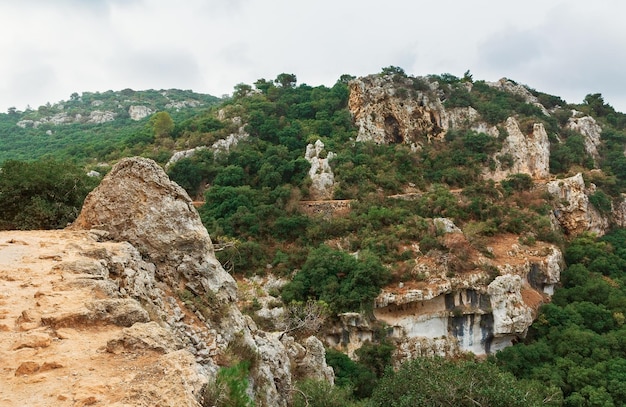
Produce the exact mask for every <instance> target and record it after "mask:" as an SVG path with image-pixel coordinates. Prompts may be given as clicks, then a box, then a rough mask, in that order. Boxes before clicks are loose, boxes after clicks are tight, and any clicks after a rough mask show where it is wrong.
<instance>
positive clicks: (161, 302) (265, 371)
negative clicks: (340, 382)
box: [72, 158, 327, 406]
mask: <svg viewBox="0 0 626 407" xmlns="http://www.w3.org/2000/svg"><path fill="white" fill-rule="evenodd" d="M72 229H73V230H93V231H94V232H93V233H95V234H97V235H98V236H100V237H101V238H104V239H113V240H115V241H119V242H128V243H120V244H122V246H121V247H122V248H124V250H125V251H126V253H127V256H126V257H123V256H120V255H119V254H107V253H106V252H102V251H100V252H98V257H99V258H103V259H104V262H105V265H106V267H105V268H108V269H109V274H110V275H112V276H114V277H115V278H114V284H117V287H119V292H120V293H121V294H123V296H128V297H130V298H132V299H135V300H138V301H139V302H140V303H141V304H142V305H143V307H144V308H146V309H147V314H148V315H149V316H150V320H151V321H156V322H158V323H159V325H160V326H162V327H163V328H165V329H166V330H169V331H171V332H174V334H175V336H176V338H177V339H178V341H180V343H182V344H183V345H184V346H185V348H186V349H188V350H189V351H190V352H191V353H192V354H193V355H194V357H195V360H196V362H197V363H198V366H197V367H196V368H197V369H198V370H199V371H203V372H204V375H205V376H204V379H205V381H206V380H207V378H208V379H210V377H211V376H213V375H215V372H216V370H217V365H216V363H217V362H216V361H217V360H219V359H220V357H222V356H221V355H223V354H225V353H227V352H228V349H229V347H232V346H234V345H233V344H234V343H236V344H237V345H236V346H239V347H241V346H243V347H245V348H249V349H250V350H251V351H252V352H254V353H257V354H258V363H257V366H256V367H255V370H254V371H253V372H252V377H251V381H252V385H253V390H254V394H255V395H256V398H257V402H258V403H260V404H261V405H268V406H269V405H271V406H285V405H287V404H288V402H289V400H290V396H291V394H290V389H291V386H292V379H291V375H292V370H294V369H295V368H296V367H295V366H292V362H291V360H290V358H289V351H288V349H287V348H286V346H285V344H284V343H283V342H281V340H280V339H279V337H280V334H279V333H266V332H263V331H260V330H258V329H257V327H256V325H255V324H254V322H253V321H252V319H250V318H249V317H244V316H243V315H242V314H241V312H240V311H239V309H238V308H237V306H236V302H235V301H236V299H237V291H236V290H237V287H236V283H235V281H234V279H233V278H232V277H231V276H230V275H229V274H228V273H226V272H225V271H224V269H223V268H222V266H221V265H220V264H219V262H218V261H217V259H216V258H215V255H214V252H213V246H212V243H211V239H210V237H209V235H208V233H207V231H206V229H205V228H204V226H203V225H202V223H201V221H200V217H199V216H198V213H197V212H196V210H195V208H194V207H193V205H192V203H191V199H190V198H189V196H188V195H187V193H186V192H185V191H184V190H183V189H182V188H180V187H179V186H178V185H176V184H175V183H173V182H171V181H170V180H169V179H168V178H167V176H166V174H165V173H164V172H163V170H162V169H161V168H160V167H159V166H158V165H157V164H156V163H154V162H153V161H151V160H148V159H141V158H129V159H124V160H122V161H120V162H119V163H118V164H117V165H116V166H115V167H114V168H113V169H112V170H111V172H110V173H109V174H107V176H106V177H105V178H104V179H103V180H102V182H101V184H100V186H99V187H97V188H96V189H95V190H94V191H92V192H91V193H90V195H89V196H88V197H87V199H86V200H85V204H84V207H83V210H82V212H81V214H80V215H79V217H78V218H77V220H76V221H75V223H74V224H73V225H72ZM121 258H122V259H126V260H120V259H121ZM143 259H145V260H143ZM120 262H121V264H120ZM100 274H103V275H105V274H106V272H105V271H103V272H101V273H100ZM106 284H107V288H106V290H108V291H109V292H111V293H116V286H115V285H113V286H111V284H110V283H109V280H106ZM185 293H186V294H185ZM191 298H199V299H200V300H199V301H200V302H201V304H200V305H198V306H193V307H192V310H191V311H193V312H190V311H189V310H188V309H186V308H187V307H188V306H189V301H191ZM105 308H106V304H105ZM144 319H145V318H144ZM144 322H148V321H147V320H146V321H144ZM286 338H288V337H286ZM116 346H117V345H116V344H113V345H111V348H112V349H115V348H116ZM306 347H311V349H312V351H314V353H315V354H318V353H319V349H318V348H319V347H315V345H314V344H312V343H308V344H307V345H306ZM317 356H319V355H317ZM323 359H324V358H319V357H309V358H308V359H305V360H301V361H300V362H299V367H298V369H300V370H304V371H309V372H312V371H320V369H321V370H322V371H323V370H324V369H326V370H327V367H326V365H325V361H323ZM312 363H320V364H321V365H311V364H312ZM305 366H308V368H307V367H305Z"/></svg>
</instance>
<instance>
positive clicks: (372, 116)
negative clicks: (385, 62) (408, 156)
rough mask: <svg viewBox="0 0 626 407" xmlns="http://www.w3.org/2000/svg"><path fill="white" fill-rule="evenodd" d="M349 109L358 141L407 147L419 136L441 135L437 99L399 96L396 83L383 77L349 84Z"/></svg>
mask: <svg viewBox="0 0 626 407" xmlns="http://www.w3.org/2000/svg"><path fill="white" fill-rule="evenodd" d="M348 108H349V109H350V112H351V113H352V116H353V118H354V122H355V124H356V126H357V127H358V128H359V132H358V136H357V141H368V140H369V141H374V142H375V143H378V144H388V143H407V144H410V143H413V142H415V141H417V140H418V139H419V137H420V136H424V135H431V136H437V135H439V134H441V133H442V132H443V127H442V124H441V112H442V111H443V110H444V109H443V106H442V105H441V102H440V101H439V99H437V98H434V100H430V99H429V98H428V96H427V95H426V94H425V93H419V94H418V95H417V97H407V95H400V94H398V86H397V84H396V83H394V82H393V80H391V79H390V78H389V77H386V76H379V75H371V76H367V77H364V78H359V79H355V80H353V81H351V82H350V98H349V100H348Z"/></svg>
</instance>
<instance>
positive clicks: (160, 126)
mask: <svg viewBox="0 0 626 407" xmlns="http://www.w3.org/2000/svg"><path fill="white" fill-rule="evenodd" d="M150 125H151V126H152V130H153V131H154V135H155V136H156V137H157V138H163V137H169V136H170V135H171V134H172V131H173V130H174V120H172V116H170V114H169V113H167V112H157V113H155V114H154V115H152V117H151V118H150Z"/></svg>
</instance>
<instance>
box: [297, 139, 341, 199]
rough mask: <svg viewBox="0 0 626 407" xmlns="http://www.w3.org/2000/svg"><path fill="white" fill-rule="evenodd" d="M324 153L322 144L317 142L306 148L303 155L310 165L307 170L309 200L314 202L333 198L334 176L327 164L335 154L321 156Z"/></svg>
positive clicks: (319, 141) (329, 153)
mask: <svg viewBox="0 0 626 407" xmlns="http://www.w3.org/2000/svg"><path fill="white" fill-rule="evenodd" d="M325 152H326V150H324V143H323V142H322V141H321V140H317V141H316V142H315V144H309V145H307V146H306V153H305V154H304V158H305V159H306V160H307V161H308V162H309V163H311V168H310V169H309V177H310V178H311V188H310V194H311V199H314V200H321V199H332V198H333V186H334V185H335V176H334V174H333V169H332V168H331V167H330V163H329V162H330V160H332V159H333V157H334V156H335V154H334V153H333V152H328V153H326V154H325V155H322V153H325Z"/></svg>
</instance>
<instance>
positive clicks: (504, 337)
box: [327, 227, 563, 362]
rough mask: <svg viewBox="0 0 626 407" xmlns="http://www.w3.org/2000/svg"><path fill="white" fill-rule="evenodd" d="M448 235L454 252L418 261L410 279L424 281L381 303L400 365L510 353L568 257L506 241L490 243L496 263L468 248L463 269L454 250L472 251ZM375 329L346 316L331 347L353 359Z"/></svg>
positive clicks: (380, 315) (388, 292) (387, 291)
mask: <svg viewBox="0 0 626 407" xmlns="http://www.w3.org/2000/svg"><path fill="white" fill-rule="evenodd" d="M447 230H448V231H447V232H444V233H447V234H446V237H445V239H444V242H446V245H448V246H449V248H450V250H451V251H450V253H438V252H437V251H433V252H429V253H428V254H427V255H424V256H420V257H418V258H417V259H416V265H415V267H414V270H413V271H412V272H411V274H412V275H414V276H419V281H415V280H412V281H406V282H403V283H399V284H397V285H396V286H389V287H386V288H384V289H383V291H382V293H381V294H380V295H379V296H378V297H377V298H376V302H375V308H374V317H375V318H376V320H378V321H379V322H384V323H385V324H386V326H388V327H389V329H390V336H391V338H392V339H393V340H394V341H395V342H396V344H397V345H398V348H397V351H396V361H398V362H399V361H403V360H406V359H411V358H414V357H418V356H433V355H441V356H457V355H459V354H460V353H462V352H472V353H474V354H476V355H485V354H490V353H494V352H496V351H497V350H500V349H502V348H504V347H506V346H510V345H511V343H512V341H514V340H516V339H519V338H521V337H524V336H525V335H526V331H527V329H528V327H529V326H530V325H531V324H532V322H533V320H534V318H535V316H536V314H537V311H538V308H539V306H540V305H541V304H543V303H545V302H547V301H549V298H550V296H551V295H552V293H553V290H554V286H555V285H556V284H557V283H558V282H559V279H560V272H561V269H562V267H563V256H562V254H561V252H560V250H559V249H558V248H557V247H555V246H553V245H550V244H546V243H537V244H536V245H534V246H532V247H531V246H524V245H521V244H520V243H519V241H518V237H517V236H513V235H510V236H508V235H505V236H499V237H498V238H497V239H494V240H493V241H492V242H489V243H487V248H486V249H487V250H489V253H490V256H489V257H485V256H484V255H482V254H481V253H477V252H475V251H472V250H469V251H465V249H462V253H463V260H462V261H461V262H459V258H458V257H457V258H456V259H455V257H454V252H455V247H456V248H457V249H456V250H457V251H458V248H459V247H461V248H462V247H468V246H464V245H463V240H464V237H463V234H462V232H461V231H460V230H458V229H456V230H455V229H454V228H452V227H449V228H448V229H447ZM459 267H464V268H463V269H461V270H460V271H459V270H458V268H459ZM451 270H456V271H455V272H451ZM372 326H373V325H372V321H369V320H368V319H366V318H364V317H363V316H362V315H360V314H354V313H353V314H343V315H342V317H341V323H340V324H336V326H335V329H334V331H331V332H330V336H329V337H328V338H327V342H328V343H329V344H330V345H331V346H338V347H342V348H343V349H346V350H348V351H349V353H353V352H354V350H355V349H357V348H358V347H360V346H361V345H362V343H363V342H366V341H369V340H372V338H373V331H374V330H373V328H372Z"/></svg>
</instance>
